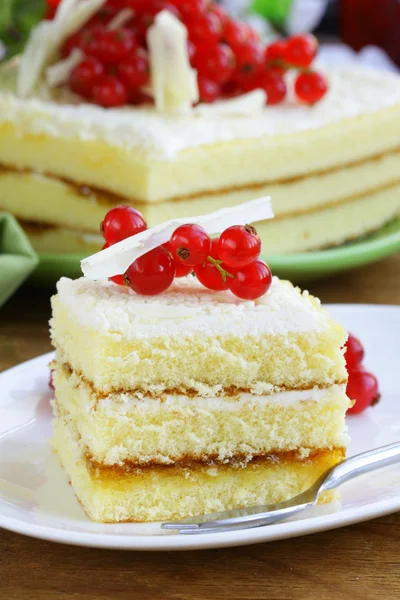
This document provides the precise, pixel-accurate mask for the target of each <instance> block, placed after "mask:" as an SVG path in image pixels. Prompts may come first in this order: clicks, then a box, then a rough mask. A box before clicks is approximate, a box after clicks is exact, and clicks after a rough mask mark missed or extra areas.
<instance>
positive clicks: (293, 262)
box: [32, 219, 400, 285]
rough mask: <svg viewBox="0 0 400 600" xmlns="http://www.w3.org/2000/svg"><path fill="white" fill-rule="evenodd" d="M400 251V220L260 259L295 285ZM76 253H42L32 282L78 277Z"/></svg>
mask: <svg viewBox="0 0 400 600" xmlns="http://www.w3.org/2000/svg"><path fill="white" fill-rule="evenodd" d="M399 251H400V219H396V220H395V221H392V222H391V223H389V224H388V225H386V226H385V227H383V228H382V229H380V230H379V231H378V232H376V233H374V234H373V235H370V236H367V237H365V238H362V239H358V240H355V241H354V242H349V243H347V244H344V245H343V246H338V247H335V248H329V249H327V250H320V251H318V252H303V253H299V254H285V255H282V254H281V255H276V256H268V255H267V256H263V258H264V259H265V260H266V261H267V262H268V264H269V266H270V267H271V269H272V271H273V273H274V274H275V275H279V277H283V278H287V279H291V280H293V281H296V282H301V281H307V280H310V279H318V278H321V277H327V276H329V275H332V274H334V273H339V272H340V271H345V270H346V269H353V268H355V267H361V266H362V265H367V264H369V263H372V262H375V261H377V260H380V259H381V258H385V257H386V256H390V255H391V254H395V253H396V252H399ZM82 258H84V257H83V256H81V255H79V254H42V255H41V256H40V264H39V266H38V268H37V269H36V271H35V273H34V274H33V276H32V279H33V280H34V281H36V282H38V283H42V284H49V285H52V284H54V283H55V282H56V281H57V279H59V278H60V277H61V276H62V275H64V276H65V277H71V278H75V277H80V275H81V270H80V266H79V262H80V260H81V259H82Z"/></svg>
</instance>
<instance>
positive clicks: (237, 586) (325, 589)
mask: <svg viewBox="0 0 400 600" xmlns="http://www.w3.org/2000/svg"><path fill="white" fill-rule="evenodd" d="M307 288H308V289H309V290H310V291H311V292H312V293H313V294H316V295H318V296H319V297H320V298H321V300H322V301H323V302H362V303H373V304H376V303H380V304H400V255H397V256H395V257H392V258H389V259H386V260H384V261H382V262H380V263H377V264H375V265H371V266H368V267H365V268H362V269H359V270H357V271H349V272H348V273H345V274H343V275H339V276H337V277H334V278H331V279H327V280H325V281H319V282H314V283H309V284H307ZM53 291H54V290H50V289H39V288H24V289H22V290H20V291H19V292H18V294H16V295H15V296H14V297H13V298H12V299H11V300H10V301H9V302H8V304H7V305H6V306H5V307H4V308H3V309H1V310H0V370H3V369H6V368H9V367H11V366H13V365H15V364H18V363H19V362H21V361H24V360H28V359H29V358H32V357H34V356H37V355H39V354H42V353H44V352H47V351H49V350H50V349H51V347H50V342H49V339H48V329H47V321H48V319H49V316H50V307H49V297H50V295H51V293H52V292H53ZM399 567H400V513H399V514H396V515H390V516H386V517H383V518H381V519H376V520H375V521H370V522H366V523H361V524H359V525H353V526H352V527H346V528H343V529H337V530H335V531H328V532H325V533H320V534H316V535H311V536H307V537H303V538H297V539H290V540H283V541H280V542H272V543H269V544H260V545H255V546H246V547H241V548H230V549H225V550H205V551H198V552H184V553H181V552H176V553H173V552H169V553H159V552H153V553H152V552H149V553H146V552H122V551H108V550H96V549H90V548H76V547H73V546H63V545H58V544H53V543H51V542H45V541H40V540H35V539H31V538H27V537H23V536H20V535H17V534H14V533H11V532H8V531H4V530H2V531H1V532H0V598H1V599H3V598H4V600H22V599H24V600H25V599H28V600H67V599H71V600H72V599H75V600H76V599H81V600H125V599H131V598H133V599H135V600H158V599H159V600H189V599H190V600H209V599H210V600H357V599H363V600H376V598H382V599H383V600H398V599H399V598H400V568H399Z"/></svg>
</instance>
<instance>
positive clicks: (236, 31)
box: [222, 18, 248, 52]
mask: <svg viewBox="0 0 400 600" xmlns="http://www.w3.org/2000/svg"><path fill="white" fill-rule="evenodd" d="M247 36H248V29H247V28H246V26H245V24H244V23H240V22H238V21H234V20H233V19H229V18H228V19H226V20H225V21H224V23H223V30H222V41H224V42H225V43H226V44H228V45H229V46H230V47H231V48H232V50H233V51H234V52H236V48H238V47H239V48H240V47H241V46H242V44H244V43H245V42H246V41H247Z"/></svg>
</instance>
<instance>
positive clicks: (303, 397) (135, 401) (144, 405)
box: [88, 384, 346, 414]
mask: <svg viewBox="0 0 400 600" xmlns="http://www.w3.org/2000/svg"><path fill="white" fill-rule="evenodd" d="M272 387H273V386H271V388H272ZM345 393H346V384H336V385H332V386H330V387H329V388H322V389H321V388H318V387H315V388H312V389H309V390H285V391H280V392H276V393H271V394H263V395H257V394H255V393H254V394H251V393H249V392H242V393H239V394H237V395H236V396H214V397H201V396H194V397H188V396H185V395H183V394H162V398H161V399H157V398H148V397H143V398H140V397H139V395H137V394H135V396H132V394H115V395H114V394H112V395H110V396H109V397H108V398H105V399H102V400H99V401H98V402H97V404H96V410H98V411H103V410H104V411H105V412H107V411H109V410H111V411H113V412H118V413H121V414H127V413H129V412H130V411H131V410H132V409H134V410H135V412H136V411H137V410H140V411H144V412H152V411H155V412H157V413H158V412H159V411H160V408H161V407H162V408H163V409H167V410H168V409H170V410H173V409H174V407H179V408H181V407H185V408H188V409H192V410H196V411H198V410H202V409H204V410H206V411H209V410H212V411H219V412H229V413H232V412H235V411H238V410H242V409H243V407H247V408H249V409H251V407H252V406H255V407H257V406H263V405H268V404H273V405H274V406H277V405H278V406H282V407H283V408H284V407H286V406H291V405H293V404H296V403H298V404H299V410H300V409H303V408H304V409H305V408H306V403H307V402H318V403H319V404H328V403H330V402H332V397H333V396H335V395H344V394H345ZM88 408H89V407H88Z"/></svg>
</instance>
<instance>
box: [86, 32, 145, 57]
mask: <svg viewBox="0 0 400 600" xmlns="http://www.w3.org/2000/svg"><path fill="white" fill-rule="evenodd" d="M136 46H137V40H136V37H135V34H134V33H133V31H132V30H130V29H117V30H110V29H104V28H98V29H95V30H94V31H93V32H92V37H91V39H90V41H89V42H88V43H87V45H86V52H87V53H88V54H90V55H91V56H94V57H95V58H97V59H98V60H100V61H101V62H102V63H104V64H106V65H117V64H118V63H119V62H120V61H121V60H123V59H124V58H125V57H127V56H128V55H130V54H131V53H132V52H133V50H134V49H135V48H136Z"/></svg>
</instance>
